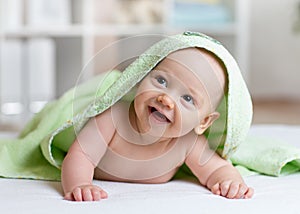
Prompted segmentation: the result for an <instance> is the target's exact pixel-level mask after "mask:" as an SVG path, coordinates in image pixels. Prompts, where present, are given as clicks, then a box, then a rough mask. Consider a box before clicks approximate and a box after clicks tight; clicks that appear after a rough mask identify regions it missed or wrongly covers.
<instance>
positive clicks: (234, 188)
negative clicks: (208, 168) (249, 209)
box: [211, 180, 254, 199]
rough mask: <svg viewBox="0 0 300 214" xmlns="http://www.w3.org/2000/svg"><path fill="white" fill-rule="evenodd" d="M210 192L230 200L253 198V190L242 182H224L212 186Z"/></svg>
mask: <svg viewBox="0 0 300 214" xmlns="http://www.w3.org/2000/svg"><path fill="white" fill-rule="evenodd" d="M211 192H212V193H214V194H216V195H221V196H224V197H226V198H230V199H233V198H234V199H241V198H245V199H247V198H251V197H252V196H253V193H254V190H253V189H252V188H250V187H247V185H246V184H245V183H243V182H242V183H241V182H237V181H232V180H226V181H222V182H220V183H216V184H215V185H213V186H212V188H211Z"/></svg>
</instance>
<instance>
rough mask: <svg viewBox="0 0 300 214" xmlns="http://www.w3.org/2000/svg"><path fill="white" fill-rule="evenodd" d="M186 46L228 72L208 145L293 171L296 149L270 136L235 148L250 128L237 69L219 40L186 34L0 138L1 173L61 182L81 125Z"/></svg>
mask: <svg viewBox="0 0 300 214" xmlns="http://www.w3.org/2000/svg"><path fill="white" fill-rule="evenodd" d="M189 47H198V48H204V49H206V50H208V51H210V52H212V53H214V54H215V55H216V57H218V58H219V59H220V60H221V61H222V62H223V64H224V66H225V68H226V72H227V79H228V90H227V91H228V93H227V94H226V95H225V96H224V99H223V101H222V102H221V104H220V106H219V107H218V109H217V110H218V111H219V112H220V113H221V117H220V118H219V119H218V120H217V121H216V122H215V123H214V124H213V125H212V126H211V127H210V128H209V130H207V131H206V133H205V135H206V137H207V139H208V142H209V143H210V146H211V148H213V149H214V150H216V152H217V153H218V154H219V155H220V156H221V157H223V158H226V159H229V158H230V157H232V159H231V160H232V161H233V163H234V164H240V165H243V166H246V167H249V168H250V169H252V170H257V171H258V172H260V173H265V174H270V175H279V174H280V173H283V172H287V171H289V172H291V171H294V170H297V168H295V167H294V166H296V167H297V166H298V164H299V160H298V159H299V156H297V152H296V153H293V149H289V148H285V147H284V146H282V147H277V146H276V147H275V148H274V149H273V150H272V147H273V146H274V144H272V142H273V141H272V140H269V139H252V140H251V139H250V140H249V138H248V140H247V141H246V143H245V144H244V145H243V146H240V144H241V143H243V142H244V141H245V139H246V136H247V133H248V130H249V128H250V124H251V119H252V102H251V97H250V94H249V92H248V89H247V87H246V84H245V82H244V80H243V78H242V75H241V72H240V70H239V67H238V65H237V63H236V61H235V60H234V58H233V57H232V56H231V54H230V53H229V52H228V51H227V50H226V49H225V48H224V47H223V46H222V45H221V44H220V43H219V42H218V41H216V40H214V39H212V38H210V37H208V36H206V35H204V34H201V33H197V32H185V33H183V34H179V35H175V36H170V37H166V38H165V39H163V40H161V41H160V42H158V43H156V44H154V45H153V46H152V47H150V48H149V49H148V50H147V51H146V52H145V53H143V54H142V55H141V56H140V57H138V58H137V59H136V60H135V61H134V62H133V63H132V64H130V65H129V66H128V67H127V68H126V69H125V70H124V71H123V72H118V71H111V72H109V73H106V74H102V75H99V76H97V77H95V78H93V79H92V80H90V81H88V82H86V83H83V84H82V85H80V86H77V87H75V88H73V89H71V90H69V91H68V92H67V93H66V94H65V95H63V96H62V97H61V98H60V99H58V100H57V101H54V102H51V103H49V104H48V105H46V106H45V107H44V109H43V110H42V111H41V112H40V113H38V114H37V115H36V116H35V117H34V118H33V119H32V120H31V121H30V122H29V123H28V125H27V126H26V127H25V128H24V130H23V131H22V132H21V134H20V137H19V138H18V139H13V140H0V176H3V177H11V178H32V179H46V180H60V166H61V163H62V160H63V158H64V156H65V154H66V152H67V151H68V148H69V146H70V145H71V144H72V142H73V141H74V139H75V137H76V133H78V132H79V131H80V130H81V129H82V127H83V126H84V125H85V123H86V122H87V121H88V120H89V119H90V118H91V117H94V116H96V115H98V114H101V113H102V112H104V111H105V110H106V109H108V108H109V107H110V106H112V105H114V104H115V103H116V102H117V101H119V100H120V99H122V98H124V96H126V95H127V94H128V92H130V91H131V89H132V88H134V86H135V85H136V84H137V83H138V82H139V81H140V80H142V79H143V78H144V77H145V76H146V75H147V74H148V73H149V72H150V71H151V70H152V69H153V68H154V67H155V66H156V65H157V64H158V63H159V62H160V61H161V60H163V59H164V58H165V57H166V56H167V55H168V54H170V53H172V52H174V51H177V50H180V49H184V48H189ZM239 147H240V149H239V150H238V148H239ZM264 148H267V149H265V150H264ZM237 150H238V152H237V153H236V154H235V155H234V156H232V155H233V154H234V153H235V152H236V151H237ZM248 151H251V152H248ZM256 151H257V152H256ZM282 151H285V152H282ZM259 154H262V155H261V156H260V155H259ZM275 154H276V155H275ZM263 155H264V156H263ZM272 157H274V158H276V160H275V159H272ZM259 162H260V163H259ZM270 169H271V170H270Z"/></svg>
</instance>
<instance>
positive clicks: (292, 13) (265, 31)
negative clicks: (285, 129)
mask: <svg viewBox="0 0 300 214" xmlns="http://www.w3.org/2000/svg"><path fill="white" fill-rule="evenodd" d="M298 4H300V1H299V0H263V1H261V0H252V1H251V17H250V33H251V35H250V59H249V60H250V75H249V77H250V90H251V93H252V95H253V97H254V98H259V99H265V98H268V99H291V98H292V99H300V32H298V34H297V33H295V32H294V31H293V25H294V23H295V20H296V19H297V16H298V14H297V13H298V12H300V11H298V8H297V7H298ZM299 18H300V14H299Z"/></svg>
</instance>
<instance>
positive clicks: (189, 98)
mask: <svg viewBox="0 0 300 214" xmlns="http://www.w3.org/2000/svg"><path fill="white" fill-rule="evenodd" d="M182 99H184V100H185V101H186V102H188V103H191V104H194V99H193V97H192V96H190V95H188V94H185V95H182Z"/></svg>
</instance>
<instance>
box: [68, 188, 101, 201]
mask: <svg viewBox="0 0 300 214" xmlns="http://www.w3.org/2000/svg"><path fill="white" fill-rule="evenodd" d="M104 198H107V193H106V192H105V191H104V190H103V189H101V188H100V187H98V186H95V185H84V186H79V187H76V188H75V189H73V191H72V192H68V193H66V194H65V197H64V199H66V200H69V201H100V200H101V199H104Z"/></svg>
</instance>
